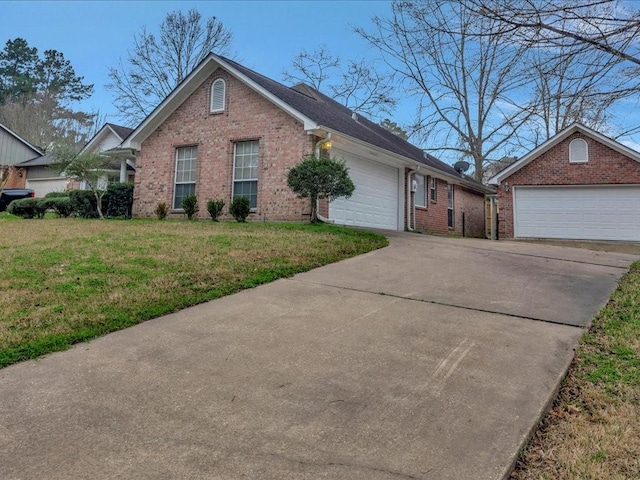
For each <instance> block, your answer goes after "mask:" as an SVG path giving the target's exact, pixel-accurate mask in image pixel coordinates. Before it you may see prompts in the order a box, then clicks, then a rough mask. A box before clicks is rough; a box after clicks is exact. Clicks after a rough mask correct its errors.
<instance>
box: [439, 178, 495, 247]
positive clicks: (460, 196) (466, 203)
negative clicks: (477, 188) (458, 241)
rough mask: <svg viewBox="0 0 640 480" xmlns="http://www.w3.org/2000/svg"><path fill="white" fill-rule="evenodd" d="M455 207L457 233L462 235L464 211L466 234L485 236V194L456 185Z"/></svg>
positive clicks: (469, 235) (468, 235)
mask: <svg viewBox="0 0 640 480" xmlns="http://www.w3.org/2000/svg"><path fill="white" fill-rule="evenodd" d="M445 195H446V190H445ZM445 200H446V196H445ZM453 209H454V211H455V224H454V225H455V233H457V234H458V235H462V214H463V213H464V226H465V228H464V230H465V231H464V235H465V236H467V237H476V238H484V237H485V233H484V227H485V220H484V215H485V211H484V195H482V194H480V195H478V194H477V193H474V192H472V191H470V190H467V189H466V188H463V187H461V186H460V185H456V186H455V187H454V195H453Z"/></svg>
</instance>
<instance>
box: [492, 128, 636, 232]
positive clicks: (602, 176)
mask: <svg viewBox="0 0 640 480" xmlns="http://www.w3.org/2000/svg"><path fill="white" fill-rule="evenodd" d="M574 138H582V139H584V140H585V141H586V142H587V144H588V149H589V161H588V162H587V163H569V143H570V142H571V141H572V140H573V139H574ZM505 182H507V183H508V185H509V191H507V192H505V190H504V188H503V185H504V183H505ZM630 183H638V184H640V163H638V162H636V161H635V160H632V159H630V158H628V157H626V156H625V155H623V154H621V153H619V152H616V151H615V150H613V149H611V148H609V147H608V146H606V145H603V144H602V143H600V142H598V141H596V140H594V139H592V138H591V137H588V136H586V135H583V134H581V133H574V134H573V135H570V136H569V137H567V138H565V139H564V140H563V141H562V142H560V143H559V144H558V145H556V146H554V147H553V148H551V149H550V150H548V151H546V152H545V153H543V154H542V155H540V156H539V157H538V158H536V159H535V160H533V161H532V162H531V163H529V164H528V165H526V166H524V167H522V168H521V169H520V170H518V171H517V172H515V173H514V174H513V175H511V176H510V177H508V178H506V179H505V180H503V182H502V184H501V185H500V186H499V188H498V208H499V213H498V219H499V222H500V224H499V229H498V231H499V234H500V238H512V237H513V187H514V186H518V185H605V184H630Z"/></svg>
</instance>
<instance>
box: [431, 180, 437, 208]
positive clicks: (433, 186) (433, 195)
mask: <svg viewBox="0 0 640 480" xmlns="http://www.w3.org/2000/svg"><path fill="white" fill-rule="evenodd" d="M429 198H430V199H431V201H432V202H435V201H437V200H438V190H437V184H436V178H435V177H429Z"/></svg>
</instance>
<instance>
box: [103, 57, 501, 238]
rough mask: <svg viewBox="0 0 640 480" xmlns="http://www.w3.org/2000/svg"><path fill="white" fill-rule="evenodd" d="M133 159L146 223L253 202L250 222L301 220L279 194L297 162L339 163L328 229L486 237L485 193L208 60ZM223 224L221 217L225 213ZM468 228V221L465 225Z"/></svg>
mask: <svg viewBox="0 0 640 480" xmlns="http://www.w3.org/2000/svg"><path fill="white" fill-rule="evenodd" d="M114 151H118V152H121V153H122V154H132V155H135V157H136V175H135V190H134V192H135V193H134V215H136V216H141V217H149V216H153V214H154V213H153V212H154V210H155V208H156V206H157V205H158V204H159V203H161V202H165V203H166V204H167V205H168V206H170V212H171V214H172V215H174V216H177V215H180V216H181V215H182V210H181V208H180V206H181V202H182V199H183V198H184V197H185V196H186V195H189V194H196V195H197V197H198V202H199V207H200V215H201V216H202V217H205V216H206V215H207V212H206V208H205V205H206V202H207V200H209V199H217V198H220V199H223V200H224V201H225V203H226V205H227V207H228V205H229V204H230V202H231V200H232V199H233V198H234V197H237V196H240V195H244V196H247V197H248V198H249V199H250V202H251V206H252V213H251V215H250V217H249V220H289V221H300V220H305V219H308V218H309V215H310V208H309V203H308V199H299V198H297V197H296V196H295V195H294V194H293V192H291V190H290V189H289V188H288V186H287V172H288V171H289V169H290V168H292V167H294V166H295V165H296V164H297V163H299V162H300V161H301V160H302V158H303V157H304V156H305V155H309V154H312V153H316V154H319V153H320V152H322V153H324V154H329V155H330V156H331V157H335V158H338V159H342V160H344V161H345V162H346V165H347V166H348V167H349V174H350V176H351V178H352V180H353V181H354V184H355V186H356V189H355V192H354V194H353V195H352V196H351V197H350V198H349V199H337V200H335V201H333V202H331V203H328V202H323V203H321V204H320V205H319V207H320V208H319V212H320V214H321V215H322V216H323V217H324V218H325V219H327V220H329V221H331V222H335V223H337V224H343V225H355V226H365V227H375V228H381V229H390V230H404V229H405V228H408V229H417V230H422V231H428V232H435V233H448V232H456V233H460V234H462V233H463V231H462V228H463V224H464V227H465V231H464V233H465V234H467V235H476V236H482V235H483V232H484V194H485V193H487V192H488V191H489V189H487V187H485V186H483V185H482V184H480V183H478V182H476V181H474V180H473V179H470V178H468V177H466V176H464V175H461V174H459V173H458V172H456V171H455V170H454V169H453V168H452V167H451V166H449V165H447V164H445V163H444V162H441V161H440V160H438V159H437V158H435V157H433V156H431V155H428V154H425V153H424V152H423V150H421V149H420V148H418V147H415V146H413V145H411V144H410V143H408V142H406V141H404V140H402V139H400V138H399V137H397V136H396V135H394V134H392V133H390V132H388V131H387V130H385V129H384V128H382V127H380V126H379V125H377V124H375V123H373V122H371V121H369V120H368V119H366V118H365V117H362V116H360V115H358V114H357V113H354V112H352V111H351V110H349V109H348V108H346V107H344V106H342V105H340V104H339V103H337V102H335V101H334V100H332V99H330V98H329V97H327V96H325V95H323V94H322V93H320V92H318V91H317V90H315V89H313V88H311V87H309V86H307V85H304V84H301V85H296V86H294V87H287V86H284V85H282V84H280V83H278V82H276V81H274V80H271V79H269V78H267V77H265V76H263V75H260V74H259V73H256V72H254V71H252V70H249V69H248V68H246V67H243V66H242V65H240V64H238V63H236V62H234V61H232V60H229V59H226V58H223V57H220V56H217V55H214V54H210V55H209V56H208V57H207V58H205V59H204V60H203V61H202V62H201V63H200V64H199V65H198V66H197V67H196V68H195V69H194V71H193V72H191V74H189V76H187V78H185V80H184V81H183V82H182V83H180V85H178V87H176V89H175V90H174V91H173V92H172V93H171V94H170V95H169V96H168V97H167V98H166V99H165V100H164V101H163V102H162V103H161V104H160V105H159V106H158V107H157V108H156V109H155V110H154V111H153V112H152V113H151V114H150V115H149V116H148V117H147V118H146V119H145V120H144V121H143V122H142V123H141V124H140V125H139V126H138V127H137V128H136V129H135V130H134V131H133V132H132V133H131V134H130V135H129V136H128V137H127V138H126V139H125V140H124V141H123V142H122V144H121V145H120V147H119V148H118V149H117V150H114ZM225 212H226V208H225ZM463 217H464V221H463Z"/></svg>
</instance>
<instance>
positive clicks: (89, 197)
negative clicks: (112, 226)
mask: <svg viewBox="0 0 640 480" xmlns="http://www.w3.org/2000/svg"><path fill="white" fill-rule="evenodd" d="M69 199H70V200H71V208H72V209H73V213H74V215H76V216H78V217H82V218H98V208H97V206H96V203H97V202H96V196H95V195H94V194H93V192H92V191H91V190H70V191H69Z"/></svg>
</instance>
